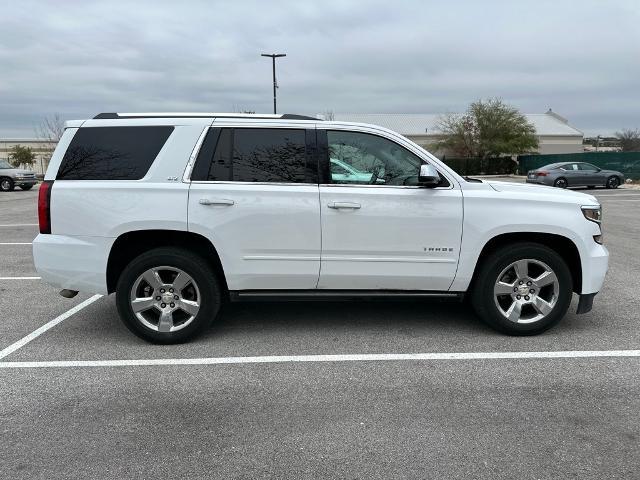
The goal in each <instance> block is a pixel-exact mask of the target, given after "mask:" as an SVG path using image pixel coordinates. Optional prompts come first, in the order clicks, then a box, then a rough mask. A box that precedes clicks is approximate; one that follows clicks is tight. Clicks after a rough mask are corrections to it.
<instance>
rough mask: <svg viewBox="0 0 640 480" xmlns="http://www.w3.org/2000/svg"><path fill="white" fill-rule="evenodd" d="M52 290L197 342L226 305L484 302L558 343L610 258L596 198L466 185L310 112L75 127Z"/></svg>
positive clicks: (428, 161) (163, 335)
mask: <svg viewBox="0 0 640 480" xmlns="http://www.w3.org/2000/svg"><path fill="white" fill-rule="evenodd" d="M38 206H39V217H40V235H38V237H37V238H36V239H35V241H34V244H33V255H34V260H35V265H36V268H37V270H38V272H39V273H40V275H42V278H43V279H44V280H45V281H47V282H49V283H51V284H53V285H56V286H58V287H60V288H62V289H64V290H63V291H62V292H61V293H62V294H64V295H66V296H72V295H74V294H75V293H77V291H80V290H81V291H85V292H95V293H102V294H110V293H113V292H115V293H116V302H117V306H118V311H119V313H120V316H121V318H122V320H123V321H124V323H125V325H126V326H127V327H128V328H129V329H131V331H132V332H134V333H135V334H137V335H139V336H140V337H142V338H145V339H147V340H150V341H153V342H158V343H174V342H181V341H184V340H186V339H188V338H190V337H192V336H194V335H195V334H197V333H199V332H201V331H202V330H203V329H205V328H206V327H207V326H208V325H209V324H210V322H211V321H212V320H214V319H215V317H216V315H217V313H218V311H219V309H220V306H221V304H222V303H223V302H224V301H227V300H231V301H236V300H243V299H249V298H260V299H269V298H278V299H281V298H294V299H303V298H304V299H307V298H312V299H321V298H323V299H324V298H327V299H332V298H336V297H338V298H345V297H348V298H354V299H355V298H362V297H369V298H371V297H375V298H384V297H387V298H395V297H400V296H403V297H433V296H446V297H454V298H462V297H463V296H464V295H465V294H466V295H467V296H468V297H469V298H470V300H471V303H472V304H473V306H474V307H475V310H476V312H477V313H478V315H479V316H480V318H482V319H483V320H484V321H485V322H486V323H488V324H489V325H491V326H492V327H494V328H496V329H498V330H500V331H502V332H505V333H508V334H516V335H530V334H535V333H539V332H542V331H543V330H546V329H547V328H549V327H551V326H552V325H554V324H555V323H557V322H558V321H559V320H560V319H561V318H562V317H563V316H564V315H565V313H566V311H567V309H568V307H569V304H570V302H571V297H572V292H575V293H577V294H578V295H579V296H580V301H579V303H578V307H577V312H578V313H583V312H587V311H589V310H590V309H591V305H592V302H593V297H594V296H595V294H596V293H597V292H598V291H599V290H600V288H601V287H602V283H603V281H604V277H605V274H606V271H607V264H608V252H607V250H606V248H605V247H603V246H602V232H601V225H600V220H601V219H600V217H601V207H600V205H599V203H598V201H597V200H596V199H595V198H594V197H593V196H590V195H584V194H582V193H576V192H571V191H563V190H559V189H553V188H550V187H540V186H533V185H526V184H512V183H501V182H484V181H479V180H473V179H468V178H462V177H460V176H459V175H457V174H456V173H455V172H453V171H452V170H451V169H450V168H448V167H447V166H446V165H445V164H443V163H442V162H441V161H439V160H438V159H437V158H435V157H434V156H432V155H431V154H429V153H428V152H427V151H425V150H424V149H422V148H421V147H419V146H418V145H416V144H415V143H413V142H411V141H409V140H407V139H406V138H404V137H402V136H401V135H398V134H397V133H394V132H392V131H389V130H387V129H384V128H381V127H377V126H374V125H363V124H355V123H344V122H330V121H321V120H318V119H315V118H310V117H302V116H298V115H234V114H215V113H210V114H168V113H161V114H100V115H98V116H96V117H95V118H93V119H91V120H86V121H73V122H68V123H67V128H66V130H65V133H64V135H63V137H62V139H61V140H60V143H59V144H58V147H57V149H56V151H55V153H54V155H53V158H52V159H51V163H50V165H49V169H48V170H47V174H46V176H45V182H44V183H43V184H42V186H41V189H40V197H39V202H38Z"/></svg>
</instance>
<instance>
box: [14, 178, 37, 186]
mask: <svg viewBox="0 0 640 480" xmlns="http://www.w3.org/2000/svg"><path fill="white" fill-rule="evenodd" d="M36 183H38V180H37V179H35V178H27V179H15V180H14V181H13V184H14V185H15V186H16V187H28V186H31V187H33V186H34V185H35V184H36Z"/></svg>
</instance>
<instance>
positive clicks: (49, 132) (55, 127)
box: [36, 113, 64, 143]
mask: <svg viewBox="0 0 640 480" xmlns="http://www.w3.org/2000/svg"><path fill="white" fill-rule="evenodd" d="M63 133H64V120H62V117H61V116H60V114H59V113H54V114H53V115H52V116H50V117H45V118H44V119H43V120H42V122H40V125H38V126H37V127H36V136H37V137H38V138H42V139H45V140H48V141H50V142H55V143H58V142H59V141H60V138H62V134H63Z"/></svg>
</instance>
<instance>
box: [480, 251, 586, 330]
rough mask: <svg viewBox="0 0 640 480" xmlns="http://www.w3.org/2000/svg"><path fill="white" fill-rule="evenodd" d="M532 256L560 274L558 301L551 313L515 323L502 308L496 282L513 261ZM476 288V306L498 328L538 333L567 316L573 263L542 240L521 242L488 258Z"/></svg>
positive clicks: (481, 314) (571, 287)
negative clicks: (565, 259) (545, 244)
mask: <svg viewBox="0 0 640 480" xmlns="http://www.w3.org/2000/svg"><path fill="white" fill-rule="evenodd" d="M525 258H531V259H534V260H539V261H541V262H544V263H545V264H547V265H548V266H549V267H550V268H551V269H552V270H553V271H554V273H555V274H556V276H557V278H558V282H559V284H560V288H559V293H558V301H557V302H556V305H555V306H554V308H553V310H552V311H551V313H549V314H548V315H547V316H546V317H545V318H543V319H541V320H539V321H537V322H534V323H525V324H521V323H514V322H511V321H509V320H508V319H506V318H505V317H504V316H503V315H502V313H500V311H499V310H498V307H497V306H496V304H495V299H494V293H493V289H494V285H495V282H496V280H497V278H498V275H499V274H500V273H501V272H502V271H503V270H504V269H505V268H506V267H507V266H508V265H510V264H511V263H513V262H515V261H517V260H521V259H525ZM475 284H476V288H475V289H474V292H473V300H474V306H475V307H476V311H477V312H478V314H479V315H480V317H481V318H482V319H483V320H484V321H485V322H486V323H488V324H489V325H490V326H492V327H494V328H495V329H497V330H499V331H501V332H503V333H507V334H510V335H535V334H537V333H541V332H543V331H545V330H547V329H549V328H551V327H552V326H553V325H555V324H556V323H558V322H559V321H560V320H562V318H563V317H564V316H565V314H566V312H567V310H568V308H569V305H570V303H571V298H572V291H573V282H572V277H571V272H570V271H569V267H568V266H567V264H566V263H565V262H564V261H563V260H562V258H561V257H560V256H559V255H558V254H557V253H556V252H554V251H553V250H551V249H550V248H548V247H545V246H543V245H538V244H521V245H518V246H515V247H512V248H506V249H503V250H501V251H499V252H496V254H494V255H491V256H490V257H489V258H487V260H486V261H485V263H484V265H483V268H482V270H481V273H480V275H479V277H478V281H477V282H476V283H475Z"/></svg>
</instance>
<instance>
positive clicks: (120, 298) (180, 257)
mask: <svg viewBox="0 0 640 480" xmlns="http://www.w3.org/2000/svg"><path fill="white" fill-rule="evenodd" d="M159 266H170V267H176V268H179V269H180V270H183V271H184V272H186V273H187V274H189V275H190V276H191V278H193V280H194V281H195V282H196V284H197V285H198V290H199V291H200V297H201V300H200V310H199V311H198V314H197V315H196V317H195V318H194V319H193V321H192V322H191V323H190V324H189V325H187V326H186V327H185V328H183V329H181V330H178V331H176V332H157V331H155V330H151V329H149V328H148V327H146V326H144V325H143V324H142V323H140V321H139V320H138V318H137V317H136V316H135V314H134V312H133V309H132V308H131V302H130V293H131V288H132V286H133V284H134V282H135V281H136V280H137V279H138V277H139V276H140V275H142V274H143V273H144V272H145V271H147V270H149V269H150V268H154V267H159ZM116 304H117V307H118V313H119V314H120V318H121V320H122V321H123V323H124V324H125V325H126V326H127V328H128V329H129V330H131V331H132V332H133V333H135V334H136V335H137V336H139V337H141V338H143V339H145V340H147V341H150V342H153V343H161V344H170V343H181V342H185V341H187V340H189V339H190V338H192V337H193V336H195V335H197V334H199V333H201V332H202V331H203V330H204V329H206V328H207V327H208V326H209V325H210V324H211V322H212V321H213V319H214V318H215V317H216V315H217V313H218V311H219V310H220V304H221V294H220V288H219V284H218V281H217V278H216V275H215V273H214V272H213V270H212V269H211V268H210V267H209V264H208V263H207V262H206V261H205V260H204V259H203V258H201V257H199V256H198V255H194V254H192V253H190V252H188V251H186V250H181V249H177V248H158V249H155V250H151V251H149V252H146V253H144V254H142V255H140V256H139V257H137V258H135V259H134V260H133V261H132V262H131V263H129V265H127V267H126V268H125V269H124V271H123V272H122V274H121V275H120V278H119V280H118V285H117V287H116Z"/></svg>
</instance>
